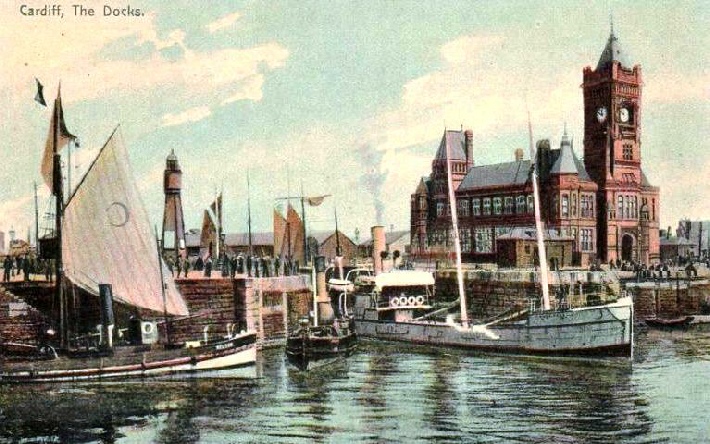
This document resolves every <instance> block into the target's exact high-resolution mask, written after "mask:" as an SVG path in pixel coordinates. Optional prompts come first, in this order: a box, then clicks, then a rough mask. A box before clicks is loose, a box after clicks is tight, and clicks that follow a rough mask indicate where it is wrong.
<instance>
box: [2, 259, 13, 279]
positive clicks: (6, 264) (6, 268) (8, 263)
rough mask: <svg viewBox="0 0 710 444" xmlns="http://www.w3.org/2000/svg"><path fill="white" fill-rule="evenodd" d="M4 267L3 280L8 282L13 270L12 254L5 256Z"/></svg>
mask: <svg viewBox="0 0 710 444" xmlns="http://www.w3.org/2000/svg"><path fill="white" fill-rule="evenodd" d="M2 268H3V270H4V273H3V276H2V281H3V282H8V281H9V280H10V272H11V271H12V259H11V258H10V256H5V260H4V261H3V263H2Z"/></svg>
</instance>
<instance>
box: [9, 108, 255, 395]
mask: <svg viewBox="0 0 710 444" xmlns="http://www.w3.org/2000/svg"><path fill="white" fill-rule="evenodd" d="M67 135H69V136H70V134H69V132H68V131H66V127H65V125H64V121H63V115H62V108H61V97H60V95H59V94H58V96H57V99H56V100H55V104H54V114H53V118H52V122H51V124H50V135H49V137H48V142H47V146H46V147H45V148H46V149H45V157H44V158H45V162H44V163H43V165H45V166H43V168H42V170H43V175H44V176H45V179H46V181H47V183H48V185H51V189H52V194H53V195H54V196H55V198H56V227H55V234H56V241H55V242H54V246H55V248H54V250H53V251H54V252H55V253H56V254H57V256H56V258H55V260H56V263H57V279H56V282H57V287H56V291H57V296H56V297H57V299H58V300H59V308H60V310H59V316H58V318H59V319H58V321H57V320H55V321H54V326H55V327H56V325H57V324H58V326H59V339H58V340H57V339H56V338H55V337H54V335H53V332H54V330H55V329H54V328H47V329H45V330H44V331H43V332H42V334H40V335H39V336H40V337H39V338H38V341H37V342H38V343H37V345H36V346H35V347H34V353H33V356H30V357H25V358H24V359H5V360H2V362H1V363H0V382H54V381H78V380H92V379H108V378H129V377H144V376H159V375H168V374H180V373H196V372H200V371H207V370H210V371H213V370H221V369H229V368H235V367H241V366H250V365H253V364H254V363H255V361H256V335H255V334H254V333H253V332H236V331H235V330H236V329H235V328H233V326H234V323H229V324H226V325H224V326H222V328H223V331H222V332H220V333H218V334H216V333H213V334H212V335H209V334H208V333H209V332H208V331H207V330H204V332H202V331H201V332H200V333H202V334H200V335H199V337H197V338H192V337H188V336H189V335H190V333H189V332H190V331H191V330H192V329H191V328H190V325H191V323H193V322H194V321H195V319H196V318H198V317H200V316H201V314H199V313H198V314H192V315H191V314H190V312H189V310H188V307H187V304H186V302H185V300H184V299H183V298H182V295H181V294H180V293H179V291H178V289H177V287H176V286H175V283H174V281H173V280H172V278H171V276H170V274H169V273H167V272H166V270H167V268H166V266H165V264H164V263H163V261H162V259H161V258H160V254H159V251H158V250H159V249H158V248H156V246H157V240H156V237H155V236H154V235H153V233H151V230H150V225H149V222H148V215H147V212H146V210H145V208H144V207H143V204H142V202H141V198H140V195H139V193H138V189H137V186H136V184H135V181H134V179H133V175H132V172H131V169H130V164H129V161H128V154H127V152H126V149H125V147H124V144H123V139H122V136H121V133H120V130H119V128H116V129H115V130H114V132H113V133H112V134H111V136H110V137H109V138H108V141H107V142H106V143H105V145H104V146H103V148H102V149H101V151H100V152H99V154H98V155H97V157H96V159H95V160H94V162H93V163H92V164H91V166H90V167H89V169H88V172H87V173H86V175H85V176H84V177H83V179H82V180H81V182H80V183H79V185H78V186H77V188H76V190H75V191H74V193H73V194H72V195H71V196H70V197H69V199H68V200H67V202H66V204H65V203H64V198H63V190H62V183H61V182H62V181H61V170H60V169H59V165H60V153H59V149H60V148H61V146H62V142H63V140H64V139H66V138H67V137H68V136H67ZM48 152H49V153H48ZM47 159H51V162H52V163H51V164H53V165H54V168H47V167H46V163H47ZM51 164H50V165H51ZM47 173H50V174H47ZM47 176H49V177H47ZM48 245H49V243H48ZM69 292H71V294H72V298H69V297H67V296H68V293H69ZM97 296H98V303H97V298H96V297H97ZM79 300H81V302H79ZM114 307H116V308H117V309H116V316H114ZM92 308H96V310H92ZM97 311H98V312H100V315H97V313H96V312H97ZM50 316H51V315H50ZM99 320H100V326H99V327H94V326H95V325H96V324H97V323H98V321H99ZM70 326H71V328H70ZM70 331H71V334H70ZM97 331H98V332H97Z"/></svg>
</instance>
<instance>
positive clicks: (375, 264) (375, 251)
mask: <svg viewBox="0 0 710 444" xmlns="http://www.w3.org/2000/svg"><path fill="white" fill-rule="evenodd" d="M386 250H387V241H386V240H385V227H383V226H381V225H375V226H374V227H372V269H373V270H374V271H375V275H378V274H380V273H382V271H384V270H383V268H384V267H383V264H382V262H383V261H384V259H383V258H382V253H383V252H385V251H386Z"/></svg>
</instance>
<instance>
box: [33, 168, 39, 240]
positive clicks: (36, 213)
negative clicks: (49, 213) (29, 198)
mask: <svg viewBox="0 0 710 444" xmlns="http://www.w3.org/2000/svg"><path fill="white" fill-rule="evenodd" d="M34 186H35V251H36V252H39V209H38V207H37V181H35V183H34Z"/></svg>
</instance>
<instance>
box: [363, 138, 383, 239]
mask: <svg viewBox="0 0 710 444" xmlns="http://www.w3.org/2000/svg"><path fill="white" fill-rule="evenodd" d="M358 154H359V155H360V163H361V164H362V166H363V167H365V168H364V172H363V175H362V176H361V177H360V182H361V183H362V185H363V186H364V187H365V189H366V190H367V191H368V192H370V194H372V200H373V203H374V205H375V218H376V219H377V225H382V224H383V223H384V213H385V205H384V203H383V202H382V185H384V183H385V179H387V173H386V172H384V171H382V158H383V157H384V152H382V151H380V150H377V149H374V148H372V146H370V145H369V144H365V145H361V146H360V148H358Z"/></svg>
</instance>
